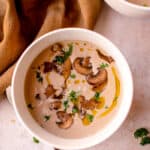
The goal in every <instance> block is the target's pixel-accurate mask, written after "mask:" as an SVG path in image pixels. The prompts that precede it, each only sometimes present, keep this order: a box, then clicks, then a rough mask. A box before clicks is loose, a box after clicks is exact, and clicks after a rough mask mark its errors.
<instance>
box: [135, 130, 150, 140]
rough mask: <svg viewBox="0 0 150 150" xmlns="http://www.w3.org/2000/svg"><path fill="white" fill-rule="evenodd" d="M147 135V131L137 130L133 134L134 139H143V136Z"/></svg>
mask: <svg viewBox="0 0 150 150" xmlns="http://www.w3.org/2000/svg"><path fill="white" fill-rule="evenodd" d="M148 133H149V131H148V130H147V129H145V128H139V129H137V130H136V131H135V132H134V137H135V138H140V137H143V136H147V135H148Z"/></svg>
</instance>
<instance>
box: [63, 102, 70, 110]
mask: <svg viewBox="0 0 150 150" xmlns="http://www.w3.org/2000/svg"><path fill="white" fill-rule="evenodd" d="M63 105H64V108H65V111H66V110H67V108H68V107H69V101H67V100H66V101H64V103H63Z"/></svg>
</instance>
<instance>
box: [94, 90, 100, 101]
mask: <svg viewBox="0 0 150 150" xmlns="http://www.w3.org/2000/svg"><path fill="white" fill-rule="evenodd" d="M99 98H100V93H99V92H96V93H95V95H94V99H95V100H96V101H99Z"/></svg>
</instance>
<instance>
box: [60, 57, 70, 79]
mask: <svg viewBox="0 0 150 150" xmlns="http://www.w3.org/2000/svg"><path fill="white" fill-rule="evenodd" d="M71 67H72V65H71V60H70V58H68V59H67V60H66V61H65V62H64V64H63V65H62V75H63V76H64V79H65V80H67V79H68V77H69V76H70V73H71Z"/></svg>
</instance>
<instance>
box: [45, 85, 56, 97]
mask: <svg viewBox="0 0 150 150" xmlns="http://www.w3.org/2000/svg"><path fill="white" fill-rule="evenodd" d="M55 91H56V90H55V89H54V88H53V86H52V85H48V86H47V88H46V89H45V93H44V94H45V95H46V97H47V98H48V97H49V96H51V95H53V94H54V93H55Z"/></svg>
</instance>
